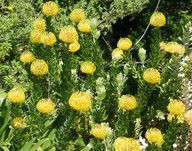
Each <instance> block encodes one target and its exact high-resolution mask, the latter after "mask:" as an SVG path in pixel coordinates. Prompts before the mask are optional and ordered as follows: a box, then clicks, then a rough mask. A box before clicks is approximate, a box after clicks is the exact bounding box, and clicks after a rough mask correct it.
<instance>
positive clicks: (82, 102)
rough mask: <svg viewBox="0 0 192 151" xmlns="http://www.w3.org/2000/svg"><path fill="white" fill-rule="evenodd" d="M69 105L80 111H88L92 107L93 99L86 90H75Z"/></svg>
mask: <svg viewBox="0 0 192 151" xmlns="http://www.w3.org/2000/svg"><path fill="white" fill-rule="evenodd" d="M69 105H70V106H71V108H73V109H75V110H78V111H88V110H89V109H90V107H91V99H90V97H89V95H88V94H87V93H85V92H82V91H79V92H75V93H73V94H72V95H71V97H70V98H69Z"/></svg>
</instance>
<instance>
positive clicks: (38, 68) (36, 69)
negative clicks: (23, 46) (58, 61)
mask: <svg viewBox="0 0 192 151" xmlns="http://www.w3.org/2000/svg"><path fill="white" fill-rule="evenodd" d="M30 70H31V72H32V73H33V74H34V75H36V76H42V75H44V74H47V73H48V65H47V63H46V62H45V61H44V60H43V59H36V60H35V61H33V62H32V64H31V68H30Z"/></svg>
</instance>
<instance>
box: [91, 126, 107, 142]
mask: <svg viewBox="0 0 192 151" xmlns="http://www.w3.org/2000/svg"><path fill="white" fill-rule="evenodd" d="M90 133H91V134H92V135H93V136H95V137H96V138H99V139H104V137H105V136H106V133H107V128H106V126H105V125H102V124H95V125H94V126H93V127H92V128H91V131H90Z"/></svg>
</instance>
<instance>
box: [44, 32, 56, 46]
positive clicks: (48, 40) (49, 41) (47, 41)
mask: <svg viewBox="0 0 192 151" xmlns="http://www.w3.org/2000/svg"><path fill="white" fill-rule="evenodd" d="M55 42H56V37H55V35H54V34H53V33H52V32H43V33H42V35H41V43H42V44H44V45H46V46H51V45H53V44H54V43H55Z"/></svg>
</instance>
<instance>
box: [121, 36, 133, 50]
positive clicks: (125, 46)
mask: <svg viewBox="0 0 192 151" xmlns="http://www.w3.org/2000/svg"><path fill="white" fill-rule="evenodd" d="M117 47H118V48H120V49H122V50H129V49H130V48H131V47H132V42H131V40H130V39H129V38H121V39H119V41H118V42H117Z"/></svg>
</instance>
